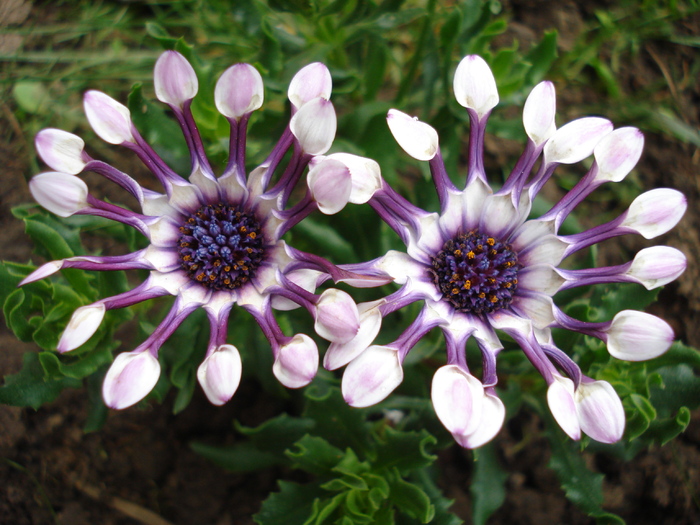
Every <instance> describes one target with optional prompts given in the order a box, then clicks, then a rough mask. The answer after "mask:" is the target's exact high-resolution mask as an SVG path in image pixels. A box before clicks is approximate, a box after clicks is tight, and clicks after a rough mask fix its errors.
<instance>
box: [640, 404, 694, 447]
mask: <svg viewBox="0 0 700 525" xmlns="http://www.w3.org/2000/svg"><path fill="white" fill-rule="evenodd" d="M689 424H690V410H688V409H687V408H686V407H681V408H680V409H679V410H678V413H677V414H676V416H675V417H670V418H666V419H657V420H655V421H652V422H651V424H650V425H649V430H647V431H646V432H645V433H644V435H643V438H644V439H650V440H652V441H654V442H656V443H658V444H659V445H665V444H666V443H668V442H669V441H671V440H672V439H674V438H675V437H676V436H678V434H680V433H681V432H683V431H685V429H686V428H687V427H688V425H689Z"/></svg>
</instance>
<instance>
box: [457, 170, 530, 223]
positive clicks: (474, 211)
mask: <svg viewBox="0 0 700 525" xmlns="http://www.w3.org/2000/svg"><path fill="white" fill-rule="evenodd" d="M523 193H526V192H523ZM491 194H493V190H492V189H491V187H490V186H489V185H488V184H486V183H485V182H484V181H483V180H481V179H480V178H478V177H477V178H475V179H474V180H473V181H472V182H471V183H470V184H469V186H467V187H466V188H464V191H463V192H462V202H461V207H462V213H463V214H464V219H463V221H464V225H463V227H464V228H465V229H467V230H473V229H474V228H476V227H477V226H478V225H479V222H480V221H481V217H482V216H483V214H484V204H485V203H486V199H488V197H489V196H490V195H491ZM449 206H452V204H451V203H450V205H449ZM449 211H450V210H449V209H446V210H445V214H447V213H449Z"/></svg>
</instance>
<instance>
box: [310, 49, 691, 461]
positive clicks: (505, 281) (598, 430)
mask: <svg viewBox="0 0 700 525" xmlns="http://www.w3.org/2000/svg"><path fill="white" fill-rule="evenodd" d="M454 91H455V96H456V98H457V101H458V102H459V103H460V104H461V105H462V106H464V107H466V109H467V111H468V113H469V117H470V122H471V132H470V140H469V165H468V171H467V181H466V185H465V187H464V189H463V190H460V189H458V188H457V187H455V185H454V184H453V183H452V181H451V180H450V178H449V176H448V174H447V173H446V170H445V166H444V163H443V161H442V157H441V154H440V148H439V144H438V135H437V133H436V131H435V130H434V129H433V128H432V127H431V126H429V125H428V124H425V123H423V122H421V121H419V120H418V119H416V118H412V117H410V116H408V115H406V114H404V113H401V112H399V111H397V110H393V109H392V110H390V111H389V113H388V117H387V120H388V124H389V128H390V130H391V132H392V134H393V135H394V138H395V139H396V140H397V142H398V143H399V145H400V146H401V147H402V148H403V149H404V150H405V151H406V152H407V153H408V154H409V155H411V156H412V157H414V158H415V159H418V160H422V161H427V162H429V165H430V170H431V174H432V178H433V181H434V184H435V188H436V190H437V194H438V198H439V201H440V208H441V209H440V213H429V212H426V211H424V210H422V209H420V208H418V207H416V206H414V205H413V204H411V203H410V202H408V201H407V200H406V199H404V198H403V197H402V196H401V195H399V194H398V193H397V192H396V191H394V190H393V189H392V188H391V187H390V186H389V185H388V184H386V182H385V181H383V180H380V183H379V186H380V189H378V190H376V191H375V192H373V194H372V197H371V199H370V200H369V203H370V205H371V206H372V207H373V208H374V209H375V210H376V212H377V213H378V214H379V216H380V217H381V218H382V219H383V220H384V221H385V222H386V223H387V224H388V225H389V226H390V227H391V228H392V229H393V230H394V231H395V232H396V233H397V234H398V235H399V236H400V237H401V239H402V240H403V241H404V243H405V244H406V247H407V249H406V253H401V252H396V251H391V252H389V253H387V254H386V255H385V256H383V257H380V258H379V259H376V260H374V261H370V262H368V263H364V264H357V265H348V266H345V268H346V269H350V270H352V271H358V272H363V273H366V274H367V275H374V276H387V277H392V278H393V279H394V281H395V282H396V283H397V284H399V285H401V288H400V289H399V290H398V291H397V292H395V293H393V294H391V295H389V296H387V297H385V298H383V299H380V300H378V301H374V302H371V303H361V304H359V305H358V312H359V320H360V327H359V330H358V331H357V335H356V336H355V337H354V338H353V339H351V340H349V341H346V342H334V343H332V344H331V346H330V348H329V350H328V352H327V353H326V356H325V359H324V366H325V367H326V368H328V369H331V370H334V369H336V368H339V367H341V366H344V365H346V364H347V365H348V366H347V369H346V370H345V372H344V375H343V381H342V390H343V394H344V396H345V399H346V401H347V402H348V403H350V404H351V405H353V406H358V407H362V406H369V405H372V404H374V403H377V402H379V401H381V400H383V399H384V398H385V397H386V396H387V395H388V394H389V393H390V392H391V391H392V390H393V389H394V388H396V387H397V386H398V385H399V384H400V383H401V381H402V378H403V371H402V363H403V361H404V359H405V358H406V355H407V354H408V353H409V351H410V350H411V348H412V347H413V346H414V345H415V344H416V342H417V341H418V340H419V339H420V338H421V337H423V336H424V335H425V334H426V333H427V332H428V331H430V330H431V329H433V328H435V327H439V328H440V329H441V330H442V332H443V334H444V337H445V341H446V349H447V364H446V365H445V366H443V367H442V368H440V369H439V370H438V371H437V372H436V374H435V376H434V379H433V385H432V401H433V405H434V407H435V411H436V413H437V415H438V417H439V418H440V420H441V421H442V423H443V424H444V425H445V427H446V428H447V429H448V430H449V431H450V432H451V433H452V435H453V436H454V438H455V440H456V441H457V442H458V443H459V444H460V445H462V446H464V447H469V448H473V447H478V446H480V445H482V444H484V443H486V442H487V441H489V440H490V439H492V438H493V437H494V436H495V434H496V433H497V432H498V431H499V429H500V427H501V426H502V423H503V421H504V417H505V409H504V405H503V403H502V402H501V401H500V399H499V398H498V396H497V393H496V391H495V386H496V383H497V373H496V357H497V355H498V353H499V352H500V351H501V350H502V348H503V346H502V344H501V343H500V341H499V338H498V336H497V335H496V330H500V331H502V332H504V333H506V334H508V335H509V336H510V337H511V338H513V339H514V340H515V341H516V342H517V343H518V344H519V345H520V347H521V348H522V350H523V351H524V352H525V355H526V356H527V357H528V359H529V360H530V361H531V362H532V364H533V365H534V366H535V368H536V369H537V370H538V371H539V372H540V373H541V374H542V376H543V377H544V379H545V380H546V382H547V384H548V385H549V391H548V402H549V405H550V407H551V410H552V413H553V414H554V416H555V418H556V420H557V421H558V422H559V424H560V425H561V427H562V428H563V429H564V430H565V432H566V433H567V434H568V435H569V436H571V437H572V438H573V439H579V438H580V435H581V430H583V431H584V432H585V433H587V434H588V435H589V436H591V437H592V438H594V439H596V440H599V441H602V442H607V443H610V442H614V441H617V440H619V439H620V437H621V436H622V433H623V430H624V411H623V409H622V404H621V401H620V399H619V397H618V396H617V394H616V393H615V391H614V389H613V388H612V387H611V385H610V384H608V383H606V382H605V381H594V380H593V379H591V378H588V377H586V376H584V375H583V374H582V373H581V370H580V369H579V367H578V365H577V364H576V363H575V362H574V361H573V360H572V359H571V358H570V357H569V356H568V355H566V354H565V353H564V352H563V351H562V350H560V349H559V348H557V347H556V346H555V344H554V342H553V340H552V336H551V329H552V328H554V327H559V328H565V329H568V330H574V331H577V332H580V333H583V334H587V335H591V336H594V337H597V338H599V339H601V340H603V341H604V342H605V343H606V344H607V348H608V350H609V352H610V354H611V355H613V356H614V357H617V358H621V359H626V360H644V359H650V358H653V357H656V356H658V355H660V354H662V353H663V352H665V351H666V350H667V349H668V348H669V346H670V344H671V341H672V340H673V331H672V330H671V328H670V326H669V325H668V324H667V323H666V322H664V321H662V320H661V319H658V318H657V317H654V316H652V315H649V314H646V313H642V312H636V311H629V310H625V311H622V312H620V313H618V314H617V315H616V316H615V317H614V318H613V319H612V320H611V321H606V322H599V323H589V322H581V321H578V320H576V319H573V318H571V317H569V316H568V315H566V314H565V313H564V312H563V311H562V310H560V309H559V308H558V307H557V306H556V305H555V304H554V302H553V301H552V296H553V295H554V294H555V293H557V291H559V290H564V289H567V288H573V287H577V286H584V285H590V284H599V283H615V282H634V283H640V284H642V285H644V286H645V287H647V288H649V289H651V288H655V287H658V286H661V285H663V284H666V283H668V282H670V281H672V280H673V279H675V278H677V277H678V276H679V275H680V274H681V273H682V272H683V271H684V269H685V266H686V260H685V257H684V256H683V254H682V253H680V252H679V251H678V250H675V249H674V248H670V247H654V248H647V249H646V250H642V251H641V252H640V253H639V254H637V256H636V257H635V258H634V260H633V261H631V262H629V263H627V264H623V265H619V266H612V267H605V268H593V269H584V270H567V269H563V268H559V265H560V263H561V262H562V261H563V260H564V259H565V258H566V257H568V256H570V255H572V254H574V253H576V252H578V251H579V250H582V249H584V248H587V247H589V246H591V245H593V244H595V243H598V242H600V241H603V240H605V239H610V238H613V237H616V236H619V235H623V234H626V233H639V234H641V235H643V236H644V237H645V238H647V239H650V238H653V237H656V236H658V235H661V234H663V233H665V232H667V231H668V230H669V229H671V228H672V227H673V226H675V225H676V223H677V222H678V221H679V220H680V218H681V217H682V216H683V213H684V211H685V208H686V199H685V197H684V196H683V195H682V194H681V193H679V192H678V191H675V190H671V189H656V190H652V191H649V192H646V193H644V194H642V195H640V196H639V197H638V198H637V199H635V200H634V202H633V203H632V205H631V206H630V208H629V209H628V210H627V211H626V212H624V213H623V214H622V215H620V216H619V217H618V218H617V219H614V220H612V221H610V222H607V223H605V224H602V225H600V226H596V227H594V228H591V229H590V230H587V231H584V232H582V233H579V234H576V235H559V234H558V231H559V227H560V226H561V224H562V222H563V221H564V219H566V217H567V216H568V215H569V214H570V213H571V211H572V210H573V209H574V208H575V207H576V205H578V204H579V203H580V202H581V201H583V200H584V199H585V198H586V196H587V195H589V194H590V193H591V192H592V191H593V190H594V189H595V188H597V187H598V186H600V185H601V184H603V183H604V182H608V181H614V182H618V181H621V180H622V179H623V178H624V177H625V176H626V175H627V174H628V173H629V172H630V170H632V168H633V167H634V165H635V164H636V162H637V161H638V159H639V157H640V155H641V152H642V147H643V137H642V134H641V133H640V132H639V130H637V129H635V128H620V129H616V130H613V125H612V124H611V123H610V122H609V121H608V120H605V119H603V118H597V117H588V118H581V119H578V120H575V121H573V122H570V123H568V124H566V125H564V126H562V127H561V128H559V129H556V126H555V123H554V116H555V94H554V87H553V85H552V84H551V83H550V82H542V83H540V84H538V85H537V86H535V88H534V89H533V90H532V92H531V93H530V95H529V97H528V99H527V102H526V103H525V107H524V114H523V123H524V126H525V131H526V132H527V135H528V137H529V140H528V143H527V147H526V149H525V152H524V153H523V154H522V156H521V157H520V159H519V160H518V162H517V163H516V165H515V167H514V169H513V171H512V173H511V174H510V176H509V177H508V178H507V180H506V182H505V183H504V184H503V186H502V187H501V188H500V189H498V190H497V191H495V192H494V190H492V189H491V187H490V186H489V185H488V182H487V177H486V173H485V170H484V163H483V144H484V133H485V128H486V121H487V119H488V116H489V114H490V113H491V110H492V109H493V108H494V107H495V106H496V104H497V103H498V91H497V89H496V83H495V80H494V77H493V74H492V73H491V71H490V69H489V67H488V65H487V64H486V62H485V61H484V60H483V59H481V58H480V57H478V56H467V57H465V58H464V59H463V60H462V61H461V63H460V64H459V66H458V68H457V71H456V73H455V78H454ZM590 155H593V156H594V162H593V164H592V166H591V168H590V169H589V170H588V172H587V173H586V175H584V176H583V178H582V179H581V180H580V181H579V182H578V183H577V184H576V185H575V186H574V187H573V188H572V189H571V190H570V191H569V192H568V193H567V194H566V195H565V196H564V197H563V198H562V199H561V201H559V202H558V203H557V204H555V205H554V206H553V207H552V209H551V210H549V211H548V212H547V213H545V214H544V215H542V216H540V217H538V218H534V219H528V216H529V214H530V211H531V204H532V201H533V200H534V198H535V196H536V195H537V194H538V193H539V192H540V190H541V189H542V187H543V185H544V184H545V183H546V182H547V180H548V179H549V178H550V177H551V176H552V174H553V172H554V170H555V168H556V167H557V166H558V165H559V164H572V163H577V162H580V161H582V160H583V159H585V158H587V157H589V156H590ZM538 160H539V165H538V167H537V169H536V170H533V168H534V167H535V166H536V164H537V162H538ZM416 301H423V302H424V306H423V309H422V310H421V312H420V314H419V315H418V317H417V318H416V319H415V321H414V322H413V323H412V324H411V325H410V326H409V327H408V328H407V329H406V330H405V331H404V333H403V334H402V335H401V336H400V337H399V338H398V339H397V340H396V341H394V342H393V343H389V344H386V345H382V346H376V345H372V341H373V340H374V338H375V336H376V335H377V333H378V331H379V328H380V325H381V323H382V318H383V317H384V316H386V315H387V314H389V313H391V312H394V311H396V310H398V309H400V308H403V307H404V306H406V305H408V304H410V303H413V302H416ZM470 337H473V338H474V339H475V340H476V343H477V344H478V347H479V348H480V350H481V355H482V365H483V373H482V377H481V379H477V378H476V377H474V375H472V373H471V372H470V369H469V366H468V364H467V361H466V355H465V345H466V343H467V340H468V339H469V338H470Z"/></svg>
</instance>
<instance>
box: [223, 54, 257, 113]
mask: <svg viewBox="0 0 700 525" xmlns="http://www.w3.org/2000/svg"><path fill="white" fill-rule="evenodd" d="M264 97H265V89H264V87H263V80H262V77H261V76H260V73H258V70H257V69H255V68H254V67H253V66H251V65H250V64H235V65H233V66H231V67H230V68H228V69H227V70H226V71H224V73H223V74H222V75H221V77H220V78H219V81H218V82H217V83H216V88H215V89H214V101H215V103H216V109H218V110H219V113H221V114H222V115H224V116H226V117H228V118H232V119H239V118H241V117H242V116H243V115H247V114H248V113H250V112H252V111H255V110H256V109H258V108H260V106H262V103H263V99H264Z"/></svg>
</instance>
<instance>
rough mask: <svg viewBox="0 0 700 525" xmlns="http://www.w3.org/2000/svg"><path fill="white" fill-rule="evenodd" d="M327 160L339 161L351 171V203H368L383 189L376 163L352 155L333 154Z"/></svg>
mask: <svg viewBox="0 0 700 525" xmlns="http://www.w3.org/2000/svg"><path fill="white" fill-rule="evenodd" d="M326 158H328V159H333V160H338V161H340V162H342V163H343V164H345V166H346V167H347V168H348V169H349V170H350V176H351V177H352V189H351V191H350V202H352V203H353V204H364V203H366V202H367V201H369V200H370V199H371V198H372V196H373V195H374V193H375V192H376V191H377V190H378V189H380V188H381V187H382V174H381V170H380V168H379V164H377V162H376V161H374V160H372V159H368V158H366V157H360V156H358V155H351V154H350V153H333V154H332V155H328V157H326Z"/></svg>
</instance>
